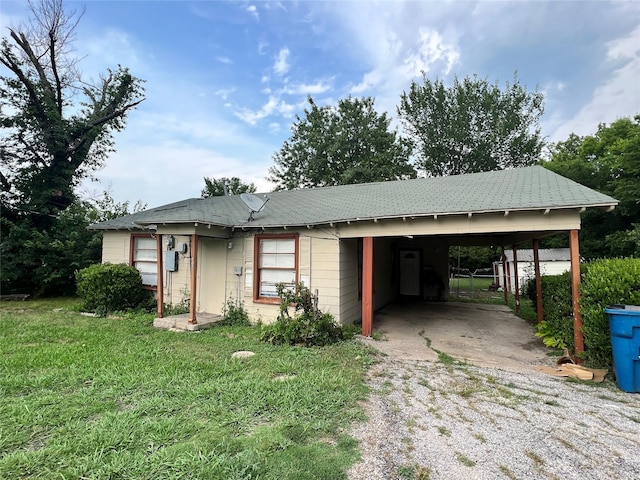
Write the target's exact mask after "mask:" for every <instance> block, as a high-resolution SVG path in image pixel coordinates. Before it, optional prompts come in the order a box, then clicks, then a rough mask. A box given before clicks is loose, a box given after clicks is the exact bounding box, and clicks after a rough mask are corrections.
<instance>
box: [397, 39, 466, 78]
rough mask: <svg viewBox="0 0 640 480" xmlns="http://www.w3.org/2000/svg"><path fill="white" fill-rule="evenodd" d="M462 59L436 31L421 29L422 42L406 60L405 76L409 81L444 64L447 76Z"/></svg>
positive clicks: (443, 67) (454, 48)
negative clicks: (435, 66) (435, 65)
mask: <svg viewBox="0 0 640 480" xmlns="http://www.w3.org/2000/svg"><path fill="white" fill-rule="evenodd" d="M459 59H460V52H459V51H458V50H457V49H456V47H455V46H453V45H450V44H446V43H445V42H444V39H443V38H442V35H440V34H439V33H438V32H436V31H435V30H429V29H426V28H421V29H420V40H419V42H418V45H417V46H416V48H415V50H413V51H410V52H409V54H408V55H407V56H406V57H405V58H404V60H403V63H404V67H405V71H404V75H405V77H406V78H407V79H411V78H414V77H417V76H419V75H420V74H421V72H429V71H430V70H431V69H432V67H433V66H434V64H440V63H442V64H444V65H443V66H442V70H443V71H444V74H445V75H447V74H449V72H450V71H451V68H452V67H453V65H454V64H455V63H456V62H457V61H458V60H459Z"/></svg>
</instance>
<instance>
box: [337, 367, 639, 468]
mask: <svg viewBox="0 0 640 480" xmlns="http://www.w3.org/2000/svg"><path fill="white" fill-rule="evenodd" d="M442 360H444V363H443V361H419V360H411V359H399V358H393V357H391V356H383V355H381V356H380V361H379V363H377V364H376V365H374V366H373V367H372V368H371V370H370V372H369V380H368V382H369V385H370V388H371V395H370V398H369V401H368V402H367V403H366V405H365V408H366V410H367V414H368V417H369V421H368V422H366V423H364V424H359V425H357V426H355V428H354V430H353V431H352V432H351V434H352V435H353V436H355V437H356V438H357V439H358V440H360V442H361V450H362V454H363V459H362V462H361V463H359V464H357V465H355V466H354V467H353V468H352V469H351V470H350V472H349V478H350V479H351V480H365V479H366V480H373V479H396V478H406V479H431V480H434V479H488V480H489V479H491V480H493V479H558V480H571V479H576V480H578V479H579V480H586V479H603V480H604V479H607V480H609V479H640V394H630V393H624V392H621V391H620V390H618V389H617V388H616V387H615V385H613V384H612V383H610V382H607V383H604V384H586V383H578V382H572V381H567V380H566V379H562V378H556V377H551V376H548V375H545V374H542V373H539V372H536V371H534V370H533V369H531V370H530V371H528V372H526V373H523V372H512V371H505V370H501V369H497V368H486V367H478V366H473V365H470V364H466V363H461V362H455V361H453V362H452V361H451V360H452V359H451V358H446V357H445V358H443V359H442Z"/></svg>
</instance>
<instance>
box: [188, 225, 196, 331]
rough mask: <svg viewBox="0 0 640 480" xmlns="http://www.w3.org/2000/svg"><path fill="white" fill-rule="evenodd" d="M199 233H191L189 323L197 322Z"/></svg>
mask: <svg viewBox="0 0 640 480" xmlns="http://www.w3.org/2000/svg"><path fill="white" fill-rule="evenodd" d="M197 274H198V235H196V234H195V233H194V234H193V235H191V295H190V297H189V323H191V324H196V323H198V320H197V319H196V290H197V289H198V288H197V285H196V283H197V281H198V275H197Z"/></svg>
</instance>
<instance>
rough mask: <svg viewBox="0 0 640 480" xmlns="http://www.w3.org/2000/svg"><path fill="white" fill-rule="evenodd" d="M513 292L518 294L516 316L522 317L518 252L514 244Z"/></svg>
mask: <svg viewBox="0 0 640 480" xmlns="http://www.w3.org/2000/svg"><path fill="white" fill-rule="evenodd" d="M513 290H514V293H515V294H516V315H520V285H519V281H518V250H517V249H516V244H515V243H514V244H513Z"/></svg>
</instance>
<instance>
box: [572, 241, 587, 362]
mask: <svg viewBox="0 0 640 480" xmlns="http://www.w3.org/2000/svg"><path fill="white" fill-rule="evenodd" d="M569 249H570V252H571V301H572V306H573V343H574V344H575V349H576V351H575V353H576V357H577V360H576V361H577V362H578V363H581V359H580V356H579V355H578V354H580V353H582V352H584V336H583V335H582V313H581V312H580V248H579V242H578V230H571V231H570V232H569Z"/></svg>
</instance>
